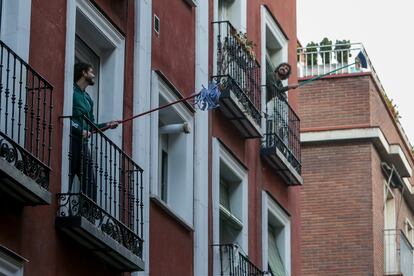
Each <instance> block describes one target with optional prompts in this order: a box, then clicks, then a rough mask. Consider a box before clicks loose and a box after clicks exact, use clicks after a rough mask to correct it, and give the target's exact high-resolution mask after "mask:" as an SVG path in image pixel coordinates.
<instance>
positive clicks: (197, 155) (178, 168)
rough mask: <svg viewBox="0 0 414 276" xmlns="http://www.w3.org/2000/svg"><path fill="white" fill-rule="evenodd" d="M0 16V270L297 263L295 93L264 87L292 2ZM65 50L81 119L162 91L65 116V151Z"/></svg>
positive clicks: (276, 269)
mask: <svg viewBox="0 0 414 276" xmlns="http://www.w3.org/2000/svg"><path fill="white" fill-rule="evenodd" d="M0 15H1V20H0V38H1V52H0V136H1V140H0V141H1V142H0V144H1V145H0V175H1V180H0V184H1V189H0V217H1V220H0V221H1V222H0V225H1V226H0V274H4V275H42V276H43V275H129V273H132V274H134V275H135V274H136V275H235V274H236V275H251V274H252V273H254V274H255V275H266V273H267V274H268V275H271V273H273V275H301V261H300V254H299V250H300V212H299V210H300V208H299V206H300V205H299V204H300V194H299V189H300V187H301V185H302V184H303V180H302V177H301V173H302V172H301V170H302V166H301V151H300V142H299V118H298V116H297V115H296V113H295V112H294V109H295V108H296V99H297V95H296V94H295V93H294V92H289V94H288V97H281V96H280V95H279V96H276V97H274V98H271V97H270V95H273V93H272V92H273V91H272V89H273V82H274V81H275V80H274V77H273V71H274V69H275V67H276V66H277V65H278V64H279V63H281V62H290V63H291V64H294V63H295V60H296V43H297V42H296V3H295V1H289V2H288V3H279V2H275V1H270V0H269V1H268V0H252V1H250V0H249V1H247V0H211V1H194V0H174V1H163V0H145V1H134V0H122V1H109V0H96V1H89V0H86V1H85V0H74V1H64V0H58V1H38V0H16V1H9V0H2V1H0ZM77 62H85V63H88V64H91V65H92V67H93V68H94V71H95V75H96V82H95V85H93V86H89V87H88V88H87V92H88V93H89V95H90V97H91V98H92V100H93V102H94V105H93V113H94V117H95V120H96V122H107V121H111V120H123V119H127V118H131V117H132V116H134V115H136V114H140V113H143V112H146V111H148V110H151V109H155V108H158V107H160V106H163V105H168V104H169V103H172V102H177V103H176V104H174V105H171V106H168V107H165V108H161V109H159V110H157V111H154V112H150V113H149V114H147V115H145V116H140V117H138V118H136V119H134V120H128V121H125V122H123V123H122V124H120V126H119V127H118V128H116V129H112V130H108V131H105V132H103V131H102V130H100V129H98V128H97V127H96V125H95V124H94V122H91V121H90V120H88V119H87V118H85V117H83V116H80V117H81V120H82V124H85V125H86V126H87V127H88V129H90V130H91V136H90V137H88V138H85V139H83V138H82V142H81V143H80V144H81V145H82V146H81V147H80V148H81V149H80V152H77V151H76V152H75V150H74V146H73V145H74V143H76V141H77V140H76V133H75V132H74V130H73V122H74V120H75V119H76V120H77V119H79V118H74V117H73V116H72V106H73V91H74V88H73V82H74V80H73V75H74V64H75V63H77ZM292 69H293V72H292V76H291V78H290V79H289V83H294V82H296V81H297V79H296V67H295V68H292ZM209 83H212V85H216V86H217V87H218V88H219V90H220V92H221V96H220V99H219V102H218V104H219V106H218V107H217V108H215V109H212V110H208V111H207V110H205V111H203V110H201V108H200V107H199V106H198V105H196V104H194V99H193V96H194V93H197V92H198V91H200V90H201V89H202V87H203V86H204V87H208V86H209ZM210 85H211V84H210ZM285 85H287V82H286V83H285ZM184 98H190V100H188V101H185V100H183V99H184ZM191 99H193V100H191ZM77 154H78V155H80V156H81V157H82V158H81V159H80V160H81V162H80V164H76V163H75V162H74V161H73V160H74V159H75V155H77ZM77 165H78V166H79V167H81V168H83V169H82V170H81V172H80V173H78V174H76V173H74V169H73V167H74V166H77Z"/></svg>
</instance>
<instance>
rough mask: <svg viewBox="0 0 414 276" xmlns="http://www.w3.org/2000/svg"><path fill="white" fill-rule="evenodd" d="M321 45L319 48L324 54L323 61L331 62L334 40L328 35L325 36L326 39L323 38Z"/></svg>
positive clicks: (322, 54)
mask: <svg viewBox="0 0 414 276" xmlns="http://www.w3.org/2000/svg"><path fill="white" fill-rule="evenodd" d="M319 45H320V47H319V50H320V52H321V56H322V62H323V63H324V64H330V63H331V57H332V40H329V39H328V38H327V37H325V38H324V39H322V41H321V42H320V43H319Z"/></svg>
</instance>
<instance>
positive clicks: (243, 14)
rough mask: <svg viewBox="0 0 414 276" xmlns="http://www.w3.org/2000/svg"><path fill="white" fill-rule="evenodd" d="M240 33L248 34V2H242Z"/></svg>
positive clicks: (243, 0) (242, 0)
mask: <svg viewBox="0 0 414 276" xmlns="http://www.w3.org/2000/svg"><path fill="white" fill-rule="evenodd" d="M240 31H241V32H243V33H246V32H247V0H240Z"/></svg>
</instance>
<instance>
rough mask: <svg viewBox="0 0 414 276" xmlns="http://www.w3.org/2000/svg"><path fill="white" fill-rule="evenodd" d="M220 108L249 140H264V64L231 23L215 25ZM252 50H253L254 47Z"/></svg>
mask: <svg viewBox="0 0 414 276" xmlns="http://www.w3.org/2000/svg"><path fill="white" fill-rule="evenodd" d="M213 25H214V29H215V34H216V35H217V37H216V41H215V43H216V47H217V50H216V53H217V56H216V59H217V69H216V72H217V73H216V74H215V75H214V76H212V79H213V80H214V81H215V82H216V83H218V84H219V85H220V90H221V92H222V94H221V97H220V109H221V111H222V112H223V113H224V115H225V116H226V117H227V118H228V119H229V120H230V121H231V122H232V123H233V124H234V125H235V126H236V128H237V129H238V130H239V131H240V133H241V134H242V135H243V137H245V138H260V137H262V135H261V131H260V120H261V115H260V110H261V107H260V103H261V96H260V65H259V63H258V62H257V61H256V59H255V58H254V54H253V53H252V52H251V50H249V46H246V44H245V43H243V42H242V39H241V38H240V33H239V32H237V30H236V29H235V28H234V27H233V26H232V25H231V24H230V22H228V21H219V22H213ZM250 49H251V48H250Z"/></svg>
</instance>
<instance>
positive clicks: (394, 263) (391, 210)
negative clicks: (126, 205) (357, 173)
mask: <svg viewBox="0 0 414 276" xmlns="http://www.w3.org/2000/svg"><path fill="white" fill-rule="evenodd" d="M395 218H396V217H395V199H394V194H393V192H392V190H391V188H390V187H389V186H388V185H387V183H386V182H385V180H384V263H385V272H386V273H393V272H395V271H396V270H397V268H398V259H397V244H398V239H399V235H398V232H397V230H396V226H397V225H396V219H395Z"/></svg>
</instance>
